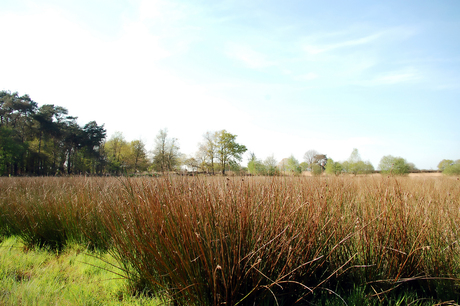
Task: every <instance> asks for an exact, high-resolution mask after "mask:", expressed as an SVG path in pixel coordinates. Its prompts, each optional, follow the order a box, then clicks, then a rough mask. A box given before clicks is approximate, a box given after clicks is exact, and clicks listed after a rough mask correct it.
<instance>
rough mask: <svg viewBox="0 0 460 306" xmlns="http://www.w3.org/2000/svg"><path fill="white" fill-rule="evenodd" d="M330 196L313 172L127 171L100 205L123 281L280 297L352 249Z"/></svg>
mask: <svg viewBox="0 0 460 306" xmlns="http://www.w3.org/2000/svg"><path fill="white" fill-rule="evenodd" d="M330 196H332V191H330V190H328V187H327V184H324V183H323V182H321V181H319V180H310V181H308V182H307V181H305V180H298V179H286V180H285V179H276V178H275V179H256V180H242V179H241V178H240V179H220V178H216V179H204V178H192V179H190V178H188V179H180V178H177V179H158V180H149V181H148V180H129V181H125V188H123V189H120V190H119V191H118V192H116V193H113V194H111V197H110V198H109V200H108V205H107V206H106V210H105V211H104V214H103V215H104V217H105V218H106V219H105V221H106V227H107V228H109V229H110V231H111V232H112V233H113V236H112V237H113V240H114V245H113V247H114V251H115V254H114V255H115V256H117V258H118V259H119V261H120V262H121V263H123V265H124V268H125V269H126V270H127V271H129V274H130V277H131V278H132V280H133V286H139V287H140V288H148V289H150V290H152V291H153V292H156V293H159V294H160V295H162V296H166V297H168V298H170V299H172V300H174V301H175V302H177V303H178V304H181V305H220V304H222V303H225V304H227V305H254V304H256V305H273V304H275V303H280V304H285V305H290V304H294V303H296V302H300V301H303V300H304V298H306V297H308V296H309V295H310V294H311V293H312V292H313V291H314V290H323V289H327V288H326V287H325V285H326V283H327V282H328V281H330V280H331V279H332V278H334V277H335V276H334V275H335V273H336V272H337V271H338V269H340V268H344V267H345V266H347V264H348V263H349V262H350V260H351V259H352V256H350V255H351V254H348V253H346V252H341V250H342V245H344V244H345V243H347V241H348V240H349V239H350V238H351V237H352V233H353V230H354V224H349V223H340V218H341V215H340V212H341V211H340V209H337V210H336V211H334V210H331V209H329V208H328V206H329V205H330V203H329V202H330ZM344 200H345V199H344Z"/></svg>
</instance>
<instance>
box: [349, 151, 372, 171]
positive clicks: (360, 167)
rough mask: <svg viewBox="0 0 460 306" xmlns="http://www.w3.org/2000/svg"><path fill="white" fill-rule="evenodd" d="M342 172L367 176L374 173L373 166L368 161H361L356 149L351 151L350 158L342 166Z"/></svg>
mask: <svg viewBox="0 0 460 306" xmlns="http://www.w3.org/2000/svg"><path fill="white" fill-rule="evenodd" d="M342 166H343V171H344V172H346V173H349V174H354V175H357V174H369V173H372V172H374V166H373V165H372V164H371V163H370V162H369V161H363V160H362V159H361V156H360V154H359V152H358V149H356V148H355V149H353V151H352V152H351V155H350V157H349V158H348V160H346V161H345V162H344V163H343V164H342Z"/></svg>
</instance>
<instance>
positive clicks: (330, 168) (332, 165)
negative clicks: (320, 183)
mask: <svg viewBox="0 0 460 306" xmlns="http://www.w3.org/2000/svg"><path fill="white" fill-rule="evenodd" d="M342 170H343V167H342V164H341V163H339V162H334V161H333V160H332V158H329V159H328V160H327V164H326V170H325V171H326V173H327V174H333V175H339V174H340V173H342Z"/></svg>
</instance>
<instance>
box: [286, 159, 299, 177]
mask: <svg viewBox="0 0 460 306" xmlns="http://www.w3.org/2000/svg"><path fill="white" fill-rule="evenodd" d="M285 169H286V171H289V172H290V173H293V174H295V175H299V174H301V173H302V168H301V167H300V164H299V161H298V160H297V159H296V158H295V157H294V155H291V156H289V157H288V158H287V160H286V165H285Z"/></svg>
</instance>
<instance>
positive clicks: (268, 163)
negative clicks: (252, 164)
mask: <svg viewBox="0 0 460 306" xmlns="http://www.w3.org/2000/svg"><path fill="white" fill-rule="evenodd" d="M263 164H264V167H265V175H267V176H275V175H279V174H280V171H279V169H278V167H277V164H278V163H277V161H276V159H275V157H274V156H273V155H271V156H268V157H267V158H266V159H265V160H264V162H263Z"/></svg>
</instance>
